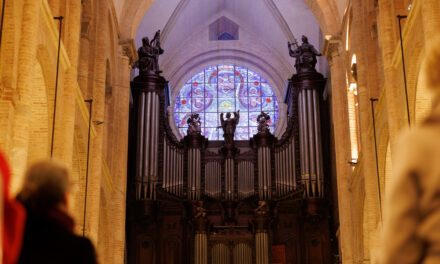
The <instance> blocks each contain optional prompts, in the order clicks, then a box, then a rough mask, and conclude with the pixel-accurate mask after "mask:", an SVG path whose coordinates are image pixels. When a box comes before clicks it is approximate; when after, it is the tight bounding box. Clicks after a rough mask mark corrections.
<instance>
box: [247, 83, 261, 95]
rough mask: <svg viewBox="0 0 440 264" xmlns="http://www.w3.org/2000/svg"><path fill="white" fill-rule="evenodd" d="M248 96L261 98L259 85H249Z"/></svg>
mask: <svg viewBox="0 0 440 264" xmlns="http://www.w3.org/2000/svg"><path fill="white" fill-rule="evenodd" d="M248 94H249V95H248V96H261V87H260V84H259V83H258V84H255V83H249V84H248Z"/></svg>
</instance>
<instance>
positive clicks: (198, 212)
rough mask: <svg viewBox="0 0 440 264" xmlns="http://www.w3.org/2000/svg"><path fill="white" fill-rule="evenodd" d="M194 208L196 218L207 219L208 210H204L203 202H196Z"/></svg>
mask: <svg viewBox="0 0 440 264" xmlns="http://www.w3.org/2000/svg"><path fill="white" fill-rule="evenodd" d="M193 206H194V218H196V219H197V218H205V217H206V209H205V208H203V201H196V202H194V204H193Z"/></svg>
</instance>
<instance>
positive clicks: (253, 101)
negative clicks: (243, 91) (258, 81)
mask: <svg viewBox="0 0 440 264" xmlns="http://www.w3.org/2000/svg"><path fill="white" fill-rule="evenodd" d="M249 111H261V97H249Z"/></svg>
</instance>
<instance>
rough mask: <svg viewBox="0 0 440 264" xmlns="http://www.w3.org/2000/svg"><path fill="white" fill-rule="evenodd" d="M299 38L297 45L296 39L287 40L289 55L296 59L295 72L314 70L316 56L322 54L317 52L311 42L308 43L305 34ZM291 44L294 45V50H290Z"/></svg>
mask: <svg viewBox="0 0 440 264" xmlns="http://www.w3.org/2000/svg"><path fill="white" fill-rule="evenodd" d="M301 40H302V44H301V46H298V43H297V42H296V41H295V42H293V43H290V42H287V47H288V48H289V55H290V56H291V57H293V58H295V59H296V61H295V68H296V72H297V73H300V72H311V71H312V72H315V71H316V69H315V66H316V62H317V60H316V56H321V55H322V54H321V53H320V52H318V51H317V50H316V49H315V47H313V45H312V44H309V40H308V38H307V37H306V36H304V35H303V36H302V38H301ZM292 45H293V46H295V47H296V48H295V50H292Z"/></svg>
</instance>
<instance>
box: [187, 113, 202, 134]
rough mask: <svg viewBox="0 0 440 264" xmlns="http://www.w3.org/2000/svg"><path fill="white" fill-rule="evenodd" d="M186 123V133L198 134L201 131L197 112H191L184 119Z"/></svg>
mask: <svg viewBox="0 0 440 264" xmlns="http://www.w3.org/2000/svg"><path fill="white" fill-rule="evenodd" d="M186 122H187V123H188V135H192V136H194V135H200V134H201V133H202V128H201V125H202V123H201V122H200V116H199V114H197V113H196V114H191V117H189V118H188V120H187V121H186Z"/></svg>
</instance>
